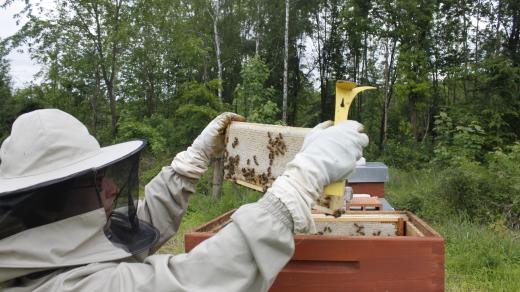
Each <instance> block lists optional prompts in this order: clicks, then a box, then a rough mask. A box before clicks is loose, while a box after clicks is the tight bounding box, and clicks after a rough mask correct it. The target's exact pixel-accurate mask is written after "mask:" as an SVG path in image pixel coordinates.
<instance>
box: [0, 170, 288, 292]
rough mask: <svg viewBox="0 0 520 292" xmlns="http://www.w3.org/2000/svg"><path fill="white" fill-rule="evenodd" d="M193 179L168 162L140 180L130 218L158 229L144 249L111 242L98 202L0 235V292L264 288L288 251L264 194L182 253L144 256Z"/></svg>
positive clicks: (167, 229) (172, 226)
mask: <svg viewBox="0 0 520 292" xmlns="http://www.w3.org/2000/svg"><path fill="white" fill-rule="evenodd" d="M196 183H197V180H196V179H193V178H188V177H186V176H183V175H180V174H179V173H178V172H176V170H175V167H172V166H168V167H164V168H163V169H162V171H161V172H160V173H159V174H158V175H157V176H156V177H155V178H154V179H153V180H152V181H151V182H150V183H149V184H148V185H147V186H146V188H145V200H144V202H141V204H140V205H139V210H138V216H139V218H140V219H142V220H145V221H147V222H149V223H151V224H152V225H153V226H155V227H156V228H157V229H158V230H159V231H160V234H161V235H160V239H159V242H158V243H157V244H156V246H154V247H153V248H152V250H150V252H149V254H150V255H148V254H142V255H138V256H132V255H130V254H128V253H126V252H125V251H124V250H123V249H120V248H117V247H115V246H113V245H112V244H111V243H110V241H108V240H107V239H106V237H105V235H104V233H103V227H104V225H105V223H106V216H105V212H104V209H102V208H101V209H98V210H95V211H91V212H89V213H86V214H82V215H79V216H75V217H71V218H68V219H65V220H62V221H59V222H55V223H52V224H48V225H44V226H40V227H37V228H33V229H29V230H26V231H24V232H21V233H18V234H16V235H13V236H10V237H8V238H5V239H3V240H1V241H0V283H2V282H4V283H3V284H0V285H4V287H3V291H6V292H11V291H97V292H101V291H111V292H113V291H266V290H267V289H268V288H269V287H270V285H271V284H272V282H273V281H274V279H275V278H276V275H277V274H278V272H279V271H280V270H281V269H282V268H283V267H284V265H285V264H286V263H287V262H288V261H289V259H290V258H291V256H292V254H293V252H294V242H293V235H292V231H291V230H292V222H291V219H290V217H288V215H287V214H288V213H287V212H281V211H280V210H285V206H283V204H282V203H281V202H280V201H279V200H278V199H277V198H276V197H274V196H272V195H267V196H265V197H264V198H263V199H261V200H260V201H259V202H257V203H253V204H249V205H245V206H242V207H241V208H240V209H238V210H237V211H236V212H235V214H234V215H233V222H232V223H230V224H228V225H227V226H226V227H225V228H223V229H222V230H221V231H220V232H219V233H218V234H216V235H215V236H213V237H212V238H210V239H208V240H206V241H204V242H202V243H201V244H199V245H198V246H197V247H196V248H195V249H193V250H192V251H190V252H189V253H186V254H179V255H170V254H156V255H151V254H152V253H153V252H155V251H156V250H157V249H158V248H159V247H160V246H161V245H162V244H164V243H165V242H166V241H167V240H168V239H169V238H170V237H171V236H173V235H174V234H175V233H176V231H177V230H178V227H179V224H180V223H181V219H182V217H183V215H184V214H185V213H186V208H187V205H188V197H189V196H190V194H191V193H193V192H194V190H195V184H196ZM0 287H1V286H0Z"/></svg>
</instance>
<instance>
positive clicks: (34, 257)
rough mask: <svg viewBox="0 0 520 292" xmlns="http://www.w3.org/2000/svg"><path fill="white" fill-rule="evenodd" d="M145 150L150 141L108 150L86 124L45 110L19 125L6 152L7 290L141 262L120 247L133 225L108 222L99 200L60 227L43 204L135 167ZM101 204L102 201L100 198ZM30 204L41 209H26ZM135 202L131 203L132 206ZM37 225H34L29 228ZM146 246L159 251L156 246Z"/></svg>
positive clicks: (2, 181)
mask: <svg viewBox="0 0 520 292" xmlns="http://www.w3.org/2000/svg"><path fill="white" fill-rule="evenodd" d="M143 147H144V141H130V142H125V143H119V144H116V145H112V146H107V147H100V145H99V143H98V142H97V140H96V139H95V138H94V137H93V136H91V135H90V134H89V133H88V130H87V128H86V127H85V126H84V125H83V124H82V123H81V122H80V121H78V120H77V119H75V118H74V117H73V116H71V115H69V114H67V113H65V112H63V111H60V110H57V109H44V110H37V111H33V112H30V113H27V114H24V115H22V116H20V117H18V119H17V120H16V121H15V122H14V123H13V126H12V130H11V135H10V136H9V137H8V138H6V139H5V140H4V141H3V142H2V146H1V147H0V282H3V281H6V280H9V279H13V278H17V277H20V276H23V275H27V274H31V273H34V272H38V271H42V270H50V269H56V268H60V267H67V266H76V265H84V264H89V263H94V262H103V261H111V260H116V259H122V258H127V257H130V256H131V255H132V254H136V253H137V252H134V251H135V249H134V250H132V249H125V248H122V244H123V243H125V242H123V240H119V242H115V241H114V239H121V238H122V237H121V236H117V235H120V233H119V234H117V233H116V231H117V230H116V229H115V227H120V226H122V225H117V224H115V223H120V222H122V223H127V222H124V221H122V220H119V221H117V222H115V221H116V220H115V219H117V218H113V216H112V217H110V218H111V220H108V219H107V214H106V210H105V209H104V208H103V207H102V206H101V205H100V204H101V203H100V202H98V200H95V202H97V203H96V204H95V205H93V206H92V204H85V205H84V204H76V205H77V208H75V209H77V210H74V213H71V214H69V215H70V216H69V215H67V216H62V217H56V218H55V219H52V218H54V217H52V216H48V217H44V216H40V215H48V214H51V215H53V214H54V213H46V212H47V211H48V210H50V209H44V208H47V206H46V205H51V207H53V206H55V205H52V204H47V203H48V202H50V201H42V202H41V203H40V201H37V200H36V199H38V200H41V199H42V196H40V195H41V194H43V193H45V196H49V197H48V198H50V197H53V198H56V197H59V198H61V197H60V196H61V195H63V193H61V191H59V190H58V191H54V187H55V186H57V185H61V184H67V183H68V182H70V181H74V180H75V179H77V178H81V177H84V175H85V174H87V177H89V175H90V174H93V173H94V174H95V173H96V171H97V170H100V169H107V168H110V167H112V166H113V165H116V164H117V165H120V164H121V163H124V162H125V161H130V160H129V158H128V157H137V156H135V155H137V154H138V153H139V151H140V150H141V149H142V148H143ZM136 153H137V154H136ZM132 161H137V160H136V159H134V160H132ZM131 165H134V164H131ZM135 165H137V164H135ZM132 173H134V172H132ZM125 177H129V178H130V176H125ZM92 181H93V180H92ZM132 181H137V180H135V179H133V180H132ZM89 182H91V181H90V180H89ZM78 187H80V186H78ZM126 189H127V190H130V189H132V190H133V188H130V187H127V188H126ZM42 190H45V192H43V193H42ZM127 193H128V194H130V192H127ZM54 194H55V195H56V196H54ZM93 196H94V198H99V195H98V196H95V192H94V195H93ZM76 197H80V196H79V195H78V196H75V197H74V198H76ZM46 198H47V197H46ZM125 198H127V197H125ZM29 199H31V200H32V199H34V200H33V201H37V202H38V204H31V205H29V206H27V205H25V203H26V202H27V201H29ZM67 199H68V200H72V199H69V198H67ZM131 199H132V198H130V197H128V202H131ZM61 202H62V201H57V202H56V203H61ZM88 202H91V200H88ZM53 203H54V202H53ZM57 205H59V204H57ZM76 205H74V206H76ZM86 205H88V208H87V207H85V206H86ZM66 206H69V205H68V204H67V205H66ZM132 207H134V206H132ZM127 209H128V208H127ZM42 210H44V211H45V212H42ZM64 210H65V211H68V209H64ZM134 211H135V208H134ZM113 213H114V212H113ZM134 213H135V212H134ZM61 214H68V213H66V212H62V213H61ZM127 214H130V212H128V213H127ZM37 215H38V216H37ZM127 217H130V215H128V216H127ZM39 218H45V219H48V221H42V220H39ZM118 218H119V217H118ZM124 218H126V217H124ZM132 218H135V217H132ZM26 219H31V220H26ZM51 219H52V220H51ZM29 221H30V225H29V224H26V223H28V222H29ZM137 221H138V220H133V221H131V222H137ZM107 223H110V224H107ZM132 226H133V225H132ZM139 226H140V227H139V228H137V226H136V228H133V229H132V230H138V231H140V230H143V229H145V227H146V224H141V225H139ZM119 229H121V230H122V231H123V232H124V231H126V229H122V228H119ZM107 230H108V231H113V232H112V233H111V235H113V236H111V237H107ZM125 234H126V233H125ZM132 239H133V238H132ZM140 242H143V241H140ZM144 243H145V244H152V243H153V238H151V240H148V241H146V242H144ZM118 244H119V245H118ZM143 246H144V247H146V246H145V245H144V244H143ZM140 247H142V246H140ZM0 290H1V289H0Z"/></svg>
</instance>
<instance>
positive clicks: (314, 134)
mask: <svg viewBox="0 0 520 292" xmlns="http://www.w3.org/2000/svg"><path fill="white" fill-rule="evenodd" d="M331 124H332V122H330V121H329V122H324V123H321V124H319V125H318V126H316V127H315V128H314V129H313V130H312V131H311V132H310V133H309V134H308V135H307V136H306V137H305V140H304V142H303V146H302V148H301V150H300V152H299V153H298V154H296V156H295V157H294V159H293V160H292V161H291V162H289V163H288V164H287V167H286V170H285V171H284V173H283V174H282V175H281V176H279V177H278V178H277V179H276V180H275V181H274V183H273V185H272V186H271V188H269V189H268V190H267V192H266V194H265V195H264V198H265V199H264V200H271V201H272V200H273V196H274V197H276V198H278V199H279V200H280V201H281V202H282V203H283V204H284V205H285V207H287V210H288V211H289V213H290V215H291V217H292V222H293V224H294V226H293V227H294V228H293V230H294V232H295V233H306V232H313V233H314V232H315V226H314V221H313V220H312V218H311V212H310V208H311V206H312V205H313V204H314V201H316V199H317V198H318V197H319V195H320V193H321V192H322V191H323V188H324V187H325V186H326V185H328V184H330V183H332V182H336V181H341V180H344V179H346V178H347V176H348V175H349V174H350V173H352V171H353V170H354V169H355V166H356V161H357V160H358V159H359V158H361V156H362V155H363V147H365V146H367V145H368V137H367V135H365V134H363V133H362V131H363V126H362V125H361V124H360V123H358V122H356V121H345V122H342V123H339V124H337V125H335V126H332V127H330V126H331Z"/></svg>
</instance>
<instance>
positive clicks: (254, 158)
mask: <svg viewBox="0 0 520 292" xmlns="http://www.w3.org/2000/svg"><path fill="white" fill-rule="evenodd" d="M253 160H254V161H255V164H256V166H258V165H259V164H258V161H257V160H256V155H253Z"/></svg>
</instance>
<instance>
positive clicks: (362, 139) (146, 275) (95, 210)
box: [0, 109, 368, 292]
mask: <svg viewBox="0 0 520 292" xmlns="http://www.w3.org/2000/svg"><path fill="white" fill-rule="evenodd" d="M241 119H242V118H241V117H240V116H238V115H235V114H232V113H224V114H221V115H220V116H218V117H217V118H215V119H214V120H213V121H212V122H211V123H210V124H209V125H208V126H207V127H206V128H205V129H204V130H203V131H202V133H201V134H200V135H199V136H198V137H197V139H196V140H195V141H194V142H193V144H192V145H191V147H189V148H188V149H187V150H186V151H183V152H180V153H178V154H177V155H176V156H175V158H174V159H173V161H172V163H171V165H170V166H166V167H164V168H163V169H162V170H161V172H160V173H159V174H158V175H157V176H156V177H155V178H154V179H152V181H151V182H150V183H148V184H147V185H146V187H145V199H144V201H142V202H139V204H138V202H137V197H138V175H137V172H138V166H139V154H140V152H141V151H142V150H143V148H144V146H145V143H144V142H143V141H130V142H125V143H120V144H116V145H112V146H108V147H100V146H99V143H98V142H97V141H96V139H95V138H94V137H92V136H91V135H90V134H89V133H88V131H87V128H86V127H85V126H84V125H83V124H82V123H81V122H79V121H78V120H77V119H75V118H74V117H72V116H71V115H69V114H67V113H65V112H62V111H60V110H57V109H44V110H37V111H33V112H30V113H27V114H24V115H22V116H20V117H19V118H18V119H17V120H16V121H15V122H14V124H13V126H12V131H11V135H10V136H9V137H8V138H7V139H5V140H4V141H3V143H2V146H1V148H0V159H1V164H0V283H1V284H0V288H3V289H4V290H5V291H96V292H100V291H111V292H113V291H219V292H222V291H226V292H229V291H266V290H267V289H268V288H269V287H270V286H271V284H272V283H273V281H274V280H275V278H276V275H277V274H278V272H280V270H281V269H282V268H283V267H284V265H285V264H286V263H287V262H288V261H289V259H290V258H291V256H292V255H293V252H294V241H293V233H306V232H310V231H313V230H314V224H313V221H312V220H311V213H310V207H311V205H312V204H313V202H314V201H315V200H316V199H317V197H318V195H319V194H320V192H321V190H322V189H323V187H324V186H325V185H327V184H329V183H331V182H333V181H338V180H340V179H344V178H345V177H346V176H347V175H348V174H349V173H351V172H352V171H353V169H354V167H355V161H356V160H357V159H359V158H360V157H361V155H362V148H363V147H364V146H366V145H367V143H368V138H367V136H366V135H365V134H363V133H361V132H362V126H361V125H360V124H359V123H357V122H354V121H347V122H344V123H341V124H339V125H336V126H333V127H330V125H331V124H330V123H322V124H320V125H318V126H317V127H315V128H314V130H313V131H312V132H311V133H310V134H309V135H308V136H307V137H306V138H305V141H304V144H303V146H302V149H301V151H300V152H299V153H298V154H297V155H296V157H295V158H294V160H293V161H292V162H290V163H289V164H288V165H287V169H286V171H285V172H284V173H283V175H281V176H280V177H278V178H277V179H276V181H275V182H274V183H273V185H272V187H271V188H269V189H268V190H267V192H266V193H265V195H264V196H263V197H262V198H261V199H260V200H259V201H258V202H256V203H252V204H248V205H245V206H242V207H241V208H239V209H238V210H237V211H236V212H235V213H234V215H233V216H232V218H233V222H232V223H230V224H228V225H227V226H226V227H225V228H223V229H222V230H221V231H220V232H218V233H217V234H216V235H215V236H213V237H211V238H210V239H208V240H206V241H204V242H202V243H201V244H199V245H198V246H197V247H196V248H194V249H193V250H192V251H190V252H189V253H186V254H179V255H175V256H174V255H170V254H156V255H153V254H154V252H155V251H157V250H158V249H159V247H160V246H161V245H162V244H164V243H165V242H166V241H167V240H168V239H169V238H170V237H172V236H173V235H174V234H175V233H176V231H177V230H178V228H179V224H180V223H181V219H182V217H183V215H184V214H185V213H186V208H187V206H188V199H189V197H190V195H191V194H192V193H194V192H195V185H196V183H197V181H198V180H199V178H200V176H201V175H202V174H203V173H204V171H206V169H207V168H208V163H209V162H210V160H211V159H212V158H213V157H215V156H216V155H219V154H220V153H221V152H222V151H223V148H224V143H223V132H224V131H225V128H226V127H227V125H228V124H229V123H230V122H231V121H232V120H241Z"/></svg>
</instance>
